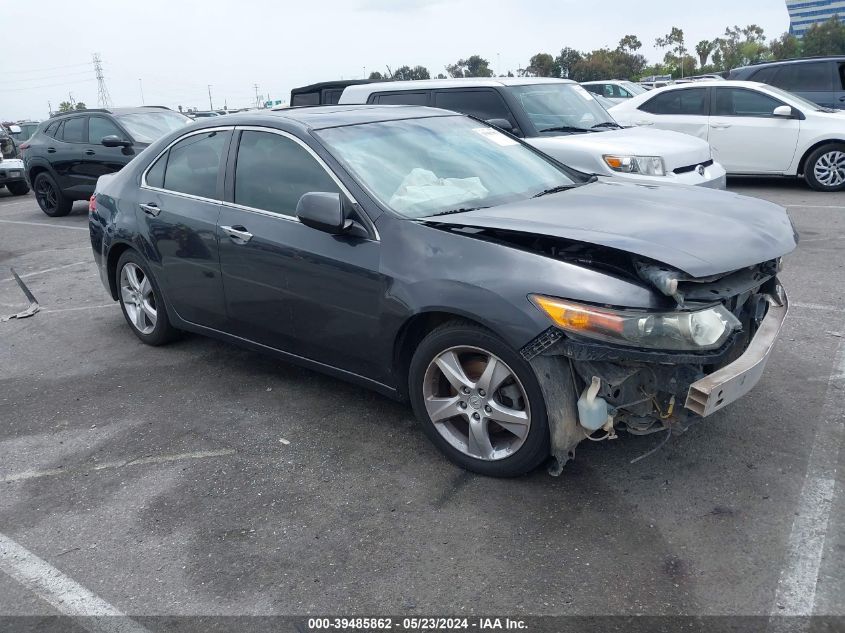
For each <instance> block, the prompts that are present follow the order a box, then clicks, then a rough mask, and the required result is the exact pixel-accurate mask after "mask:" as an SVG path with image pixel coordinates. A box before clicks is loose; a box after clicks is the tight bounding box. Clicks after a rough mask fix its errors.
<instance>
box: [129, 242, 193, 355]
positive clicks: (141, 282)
mask: <svg viewBox="0 0 845 633" xmlns="http://www.w3.org/2000/svg"><path fill="white" fill-rule="evenodd" d="M115 276H116V278H117V292H118V299H119V300H120V308H121V310H123V316H124V318H125V319H126V322H127V323H128V324H129V327H130V328H132V332H133V333H134V334H135V336H137V337H138V338H139V339H141V341H143V342H144V343H146V344H147V345H153V346H158V345H164V344H165V343H169V342H170V341H172V340H173V339H174V338H175V337H176V335H177V334H178V331H177V330H176V328H174V327H173V326H172V325H171V324H170V319H168V318H167V308H166V307H165V304H164V295H163V294H162V292H161V289H160V288H159V285H158V283H157V282H156V280H155V277H153V274H152V272H150V267H149V265H148V264H147V262H145V261H144V258H143V257H141V256H140V255H139V254H138V253H137V252H136V251H133V250H128V251H126V252H124V253H123V254H122V255H121V256H120V259H119V260H118V261H117V271H116V275H115Z"/></svg>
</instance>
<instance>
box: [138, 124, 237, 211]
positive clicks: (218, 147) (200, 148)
mask: <svg viewBox="0 0 845 633" xmlns="http://www.w3.org/2000/svg"><path fill="white" fill-rule="evenodd" d="M229 136H230V134H229V132H206V133H203V134H192V135H191V136H189V137H187V138H183V139H182V140H181V141H179V142H178V143H176V144H175V145H174V146H173V147H171V148H170V151H169V157H168V159H167V167H166V168H165V172H164V189H167V190H169V191H178V192H180V193H187V194H190V195H192V196H201V197H203V198H211V199H214V198H216V197H217V175H218V173H219V172H220V162H221V157H222V156H223V151H224V149H225V148H226V145H227V143H228V142H229ZM156 167H158V165H156ZM155 177H156V174H154V178H155Z"/></svg>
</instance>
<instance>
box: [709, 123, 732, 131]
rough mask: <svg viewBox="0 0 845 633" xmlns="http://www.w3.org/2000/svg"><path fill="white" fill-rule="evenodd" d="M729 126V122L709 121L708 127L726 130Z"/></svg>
mask: <svg viewBox="0 0 845 633" xmlns="http://www.w3.org/2000/svg"><path fill="white" fill-rule="evenodd" d="M730 126H731V124H730V123H711V124H710V127H712V128H713V129H715V130H727V129H728V128H729V127H730Z"/></svg>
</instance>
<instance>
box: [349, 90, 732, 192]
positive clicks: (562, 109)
mask: <svg viewBox="0 0 845 633" xmlns="http://www.w3.org/2000/svg"><path fill="white" fill-rule="evenodd" d="M339 103H341V104H354V103H378V104H382V105H384V104H397V105H398V104H404V105H427V106H434V107H437V108H443V109H445V110H454V111H456V112H462V113H464V114H469V115H471V116H474V117H476V118H479V119H483V120H485V121H487V122H488V123H490V124H492V125H495V126H497V127H499V128H502V129H503V130H505V131H507V132H511V133H512V134H515V135H516V136H521V137H523V138H524V139H525V140H526V142H528V143H530V144H531V145H533V146H534V147H536V148H538V149H539V150H541V151H543V152H545V153H546V154H549V155H550V156H552V157H553V158H555V159H557V160H559V161H560V162H562V163H564V164H566V165H569V166H570V167H574V168H575V169H578V170H580V171H583V172H586V173H590V174H596V175H597V176H600V177H602V178H609V179H622V180H626V181H629V182H639V183H648V184H684V185H702V186H705V187H712V188H716V189H724V188H725V170H724V169H723V168H722V166H721V165H719V164H718V163H715V162H714V161H713V157H712V155H711V151H710V145H709V144H708V143H707V142H706V141H702V140H700V139H696V138H693V137H690V136H688V135H686V134H678V133H675V132H667V131H662V130H641V129H636V128H633V129H623V128H622V126H621V125H619V124H618V123H617V122H616V121H615V120H614V119H613V117H611V116H610V115H609V114H608V112H607V110H605V109H604V108H603V107H602V106H600V105H599V104H598V103H597V101H596V100H595V98H594V97H593V95H592V94H590V93H589V92H588V91H587V90H585V89H584V88H582V87H581V86H580V85H578V84H577V83H575V82H574V81H569V80H566V79H540V78H536V77H530V78H529V77H525V78H514V79H510V78H508V79H505V78H492V79H429V80H422V81H393V82H377V83H366V84H359V85H352V86H349V87H347V88H345V89H344V91H343V94H342V95H341V96H340V102H339Z"/></svg>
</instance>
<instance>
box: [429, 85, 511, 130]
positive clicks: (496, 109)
mask: <svg viewBox="0 0 845 633" xmlns="http://www.w3.org/2000/svg"><path fill="white" fill-rule="evenodd" d="M434 106H435V107H436V108H443V109H444V110H454V111H455V112H461V113H463V114H469V115H471V116H474V117H476V118H478V119H482V120H484V121H487V120H488V119H505V120H507V121H510V124H511V125H514V124H515V121H514V120H513V117H511V113H510V110H508V106H506V105H505V102H504V101H503V100H502V97H500V96H499V94H498V93H497V92H495V91H493V90H439V91H437V92H435V93H434Z"/></svg>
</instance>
